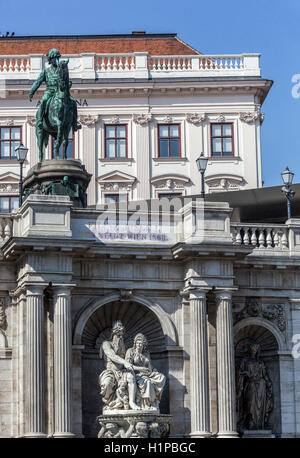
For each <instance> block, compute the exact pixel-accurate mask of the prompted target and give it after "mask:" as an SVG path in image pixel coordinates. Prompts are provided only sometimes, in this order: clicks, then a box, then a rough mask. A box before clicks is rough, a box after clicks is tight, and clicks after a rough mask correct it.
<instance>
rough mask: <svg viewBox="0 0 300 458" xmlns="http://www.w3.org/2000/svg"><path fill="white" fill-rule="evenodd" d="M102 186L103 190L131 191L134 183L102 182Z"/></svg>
mask: <svg viewBox="0 0 300 458" xmlns="http://www.w3.org/2000/svg"><path fill="white" fill-rule="evenodd" d="M101 188H102V189H103V191H116V192H118V191H121V190H123V191H130V190H131V189H132V184H128V183H101Z"/></svg>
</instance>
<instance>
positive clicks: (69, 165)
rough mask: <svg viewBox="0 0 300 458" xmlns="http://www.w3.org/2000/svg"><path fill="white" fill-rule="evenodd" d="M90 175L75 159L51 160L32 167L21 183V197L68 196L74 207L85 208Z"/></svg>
mask: <svg viewBox="0 0 300 458" xmlns="http://www.w3.org/2000/svg"><path fill="white" fill-rule="evenodd" d="M90 179H91V175H90V174H89V173H88V172H87V171H86V170H85V167H84V165H82V164H81V162H80V161H77V160H75V159H52V160H48V161H43V162H39V163H38V164H36V165H35V166H34V167H32V168H31V169H30V170H29V172H28V174H27V176H26V178H25V179H24V182H23V189H24V191H23V195H24V199H26V198H27V197H28V196H29V195H30V194H43V195H50V196H69V197H70V199H71V200H72V202H73V205H74V207H80V208H85V207H86V189H87V187H88V185H89V182H90Z"/></svg>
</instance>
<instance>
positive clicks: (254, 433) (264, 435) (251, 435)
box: [243, 429, 275, 439]
mask: <svg viewBox="0 0 300 458" xmlns="http://www.w3.org/2000/svg"><path fill="white" fill-rule="evenodd" d="M274 437H275V435H274V434H273V433H272V430H271V429H260V430H254V429H251V430H249V429H245V431H244V432H243V438H244V439H259V438H261V439H272V438H274Z"/></svg>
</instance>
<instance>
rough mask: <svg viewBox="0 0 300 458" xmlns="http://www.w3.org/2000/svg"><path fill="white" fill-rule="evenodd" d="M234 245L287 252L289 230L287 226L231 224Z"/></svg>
mask: <svg viewBox="0 0 300 458" xmlns="http://www.w3.org/2000/svg"><path fill="white" fill-rule="evenodd" d="M230 228H231V235H232V241H233V243H234V245H245V246H250V247H253V248H258V249H266V248H267V249H270V250H272V249H273V250H285V249H287V248H288V247H289V228H287V227H286V225H284V224H281V225H267V224H243V223H237V224H231V226H230Z"/></svg>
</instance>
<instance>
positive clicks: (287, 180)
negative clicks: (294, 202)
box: [281, 167, 295, 219]
mask: <svg viewBox="0 0 300 458" xmlns="http://www.w3.org/2000/svg"><path fill="white" fill-rule="evenodd" d="M281 177H282V181H283V183H284V186H283V187H282V189H281V192H283V193H284V194H285V197H286V200H287V214H288V219H290V218H291V199H292V198H293V197H294V195H295V191H293V190H292V187H291V185H292V183H293V178H294V173H293V172H290V170H289V168H288V167H287V168H286V169H285V171H284V172H282V173H281Z"/></svg>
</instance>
